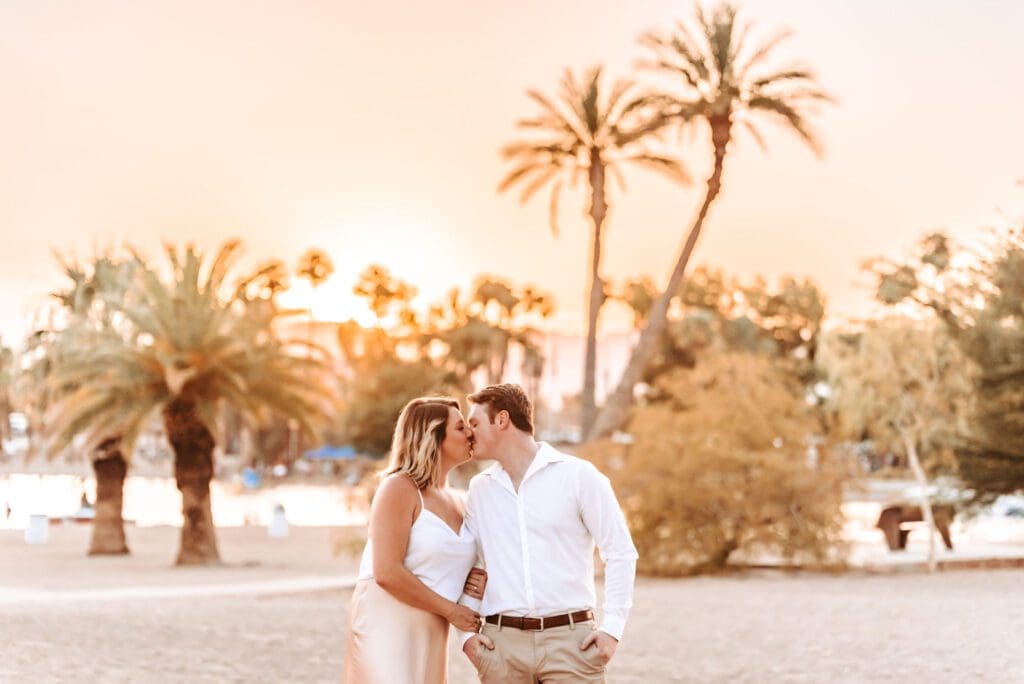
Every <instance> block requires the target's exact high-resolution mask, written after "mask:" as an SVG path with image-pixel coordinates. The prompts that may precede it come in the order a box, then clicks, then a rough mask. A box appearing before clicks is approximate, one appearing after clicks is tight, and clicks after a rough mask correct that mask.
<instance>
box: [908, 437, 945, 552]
mask: <svg viewBox="0 0 1024 684" xmlns="http://www.w3.org/2000/svg"><path fill="white" fill-rule="evenodd" d="M900 437H902V438H903V445H904V446H905V447H906V449H907V460H908V461H910V470H911V471H913V473H914V479H915V480H917V486H918V487H920V488H921V512H922V513H923V514H924V521H925V522H926V523H927V524H928V572H935V571H936V570H938V563H937V561H936V560H935V535H936V534H938V530H937V529H936V527H935V515H934V514H933V513H932V502H931V500H930V499H929V498H928V492H927V491H926V489H927V487H928V478H927V477H926V476H925V474H924V468H922V467H921V459H919V458H918V456H917V446H916V445H915V444H914V440H913V439H911V437H910V435H909V434H908V433H906V432H904V431H903V430H900Z"/></svg>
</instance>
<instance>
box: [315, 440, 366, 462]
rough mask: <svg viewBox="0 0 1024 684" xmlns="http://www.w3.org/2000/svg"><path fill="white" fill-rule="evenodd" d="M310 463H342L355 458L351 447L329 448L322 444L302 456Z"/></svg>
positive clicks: (354, 452)
mask: <svg viewBox="0 0 1024 684" xmlns="http://www.w3.org/2000/svg"><path fill="white" fill-rule="evenodd" d="M303 456H305V457H306V458H308V459H309V460H311V461H343V460H345V459H349V458H355V457H356V450H355V447H352V446H340V447H337V446H330V445H327V444H324V445H323V446H321V447H319V448H317V449H310V450H309V451H307V452H306V453H304V454H303Z"/></svg>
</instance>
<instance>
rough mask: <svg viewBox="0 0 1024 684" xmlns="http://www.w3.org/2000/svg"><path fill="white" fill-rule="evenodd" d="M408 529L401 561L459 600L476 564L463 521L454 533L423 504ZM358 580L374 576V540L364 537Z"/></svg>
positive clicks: (436, 588)
mask: <svg viewBox="0 0 1024 684" xmlns="http://www.w3.org/2000/svg"><path fill="white" fill-rule="evenodd" d="M417 493H418V494H419V495H420V513H419V515H418V516H416V520H415V522H413V524H412V528H411V529H410V530H409V546H408V548H407V549H406V552H405V560H404V561H403V562H402V564H403V565H404V566H405V567H406V568H407V569H408V570H409V571H410V572H411V573H412V574H414V575H416V577H418V578H419V580H420V581H421V582H423V584H425V585H427V586H428V587H430V588H431V589H433V590H434V591H436V592H437V593H438V594H440V595H441V596H444V597H445V598H446V599H448V600H449V601H458V600H459V597H460V596H462V588H463V586H465V584H466V576H467V575H468V574H469V571H470V570H471V569H472V568H473V565H474V564H475V563H476V541H475V540H474V539H473V535H471V534H470V533H469V530H467V529H466V526H465V524H463V525H462V527H461V528H460V529H459V531H458V533H456V532H455V531H454V530H453V529H452V528H451V527H449V526H448V523H446V522H445V521H444V520H442V519H441V517H440V516H438V515H437V514H436V513H432V512H431V511H428V510H427V507H426V506H424V505H423V494H422V492H419V490H417ZM359 579H360V580H364V579H373V540H372V539H368V540H366V547H365V548H364V549H363V558H362V561H360V563H359Z"/></svg>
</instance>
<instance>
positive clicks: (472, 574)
mask: <svg viewBox="0 0 1024 684" xmlns="http://www.w3.org/2000/svg"><path fill="white" fill-rule="evenodd" d="M486 587H487V571H486V570H484V569H483V568H473V569H472V570H470V571H469V576H468V577H466V586H464V587H463V588H462V593H464V594H465V595H466V596H472V597H473V598H475V599H482V598H483V597H484V588H486Z"/></svg>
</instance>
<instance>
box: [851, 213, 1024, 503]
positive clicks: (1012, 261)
mask: <svg viewBox="0 0 1024 684" xmlns="http://www.w3.org/2000/svg"><path fill="white" fill-rule="evenodd" d="M866 267H867V268H868V269H869V270H871V271H872V272H874V273H875V275H876V276H877V278H878V290H877V296H878V298H879V300H880V301H882V302H884V303H886V304H890V305H894V306H896V305H900V306H906V305H907V304H911V305H913V306H914V307H915V308H916V309H917V310H918V311H920V310H922V309H924V310H930V311H932V312H933V313H934V314H935V316H936V317H937V319H938V320H939V321H941V322H942V323H943V324H944V326H945V328H946V330H947V331H948V333H949V334H950V336H951V337H952V338H953V339H954V340H955V341H956V343H957V345H958V346H959V347H960V349H961V351H962V352H963V354H964V355H965V356H966V357H967V358H968V359H970V360H971V361H972V362H973V364H974V365H975V366H976V367H977V368H978V369H979V370H978V373H977V374H976V375H975V378H974V394H975V396H974V404H973V409H972V412H971V417H970V420H969V421H968V426H967V428H966V429H965V431H964V433H963V434H962V435H961V439H960V440H959V443H958V445H957V448H956V457H957V461H958V466H959V468H958V469H959V474H960V478H961V480H963V482H964V484H965V486H966V487H968V489H969V491H970V492H972V493H973V495H974V498H975V501H976V502H977V503H987V502H990V501H991V500H993V499H994V498H995V497H997V496H999V495H1001V494H1007V493H1013V492H1016V491H1019V490H1020V489H1024V229H1019V228H1018V229H1012V230H1009V231H1006V232H1005V233H1003V234H997V237H996V239H995V243H994V244H992V245H990V246H989V247H988V248H987V249H985V250H968V249H965V248H963V247H960V246H957V245H955V244H953V243H952V242H951V241H950V240H949V239H948V238H947V237H946V236H945V235H943V234H941V233H934V234H930V235H926V236H925V237H924V238H923V239H922V241H921V244H920V246H919V249H918V252H917V254H916V255H915V256H914V257H912V258H910V259H908V260H906V261H904V262H892V261H887V260H881V259H879V260H874V261H872V262H869V263H868V264H866Z"/></svg>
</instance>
